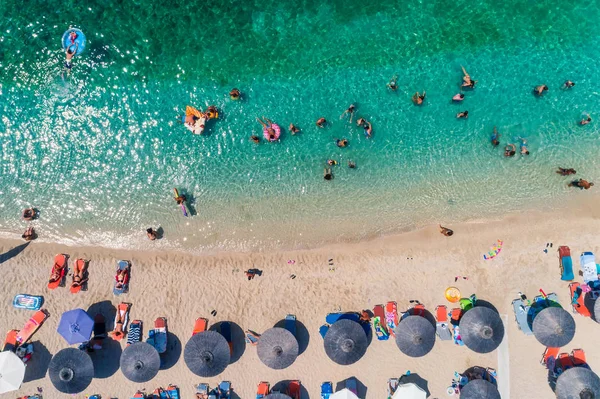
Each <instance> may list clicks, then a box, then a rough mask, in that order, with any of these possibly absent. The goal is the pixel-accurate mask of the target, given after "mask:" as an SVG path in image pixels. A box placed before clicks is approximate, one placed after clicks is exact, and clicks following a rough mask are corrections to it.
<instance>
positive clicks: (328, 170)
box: [323, 168, 333, 180]
mask: <svg viewBox="0 0 600 399" xmlns="http://www.w3.org/2000/svg"><path fill="white" fill-rule="evenodd" d="M323 178H324V179H325V180H331V179H333V174H332V173H331V168H325V170H324V171H323Z"/></svg>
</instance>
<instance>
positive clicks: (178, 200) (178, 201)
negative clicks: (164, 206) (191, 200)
mask: <svg viewBox="0 0 600 399" xmlns="http://www.w3.org/2000/svg"><path fill="white" fill-rule="evenodd" d="M185 201H187V198H186V197H185V195H180V196H179V197H175V202H177V205H181V204H183V203H184V202H185Z"/></svg>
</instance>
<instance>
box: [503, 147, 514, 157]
mask: <svg viewBox="0 0 600 399" xmlns="http://www.w3.org/2000/svg"><path fill="white" fill-rule="evenodd" d="M516 153H517V146H516V145H514V144H507V145H506V147H504V156H505V157H514V156H515V154H516Z"/></svg>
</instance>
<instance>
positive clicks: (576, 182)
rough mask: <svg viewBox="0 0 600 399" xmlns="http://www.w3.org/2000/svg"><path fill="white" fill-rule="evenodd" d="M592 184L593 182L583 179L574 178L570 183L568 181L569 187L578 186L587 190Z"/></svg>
mask: <svg viewBox="0 0 600 399" xmlns="http://www.w3.org/2000/svg"><path fill="white" fill-rule="evenodd" d="M593 185H594V183H590V182H589V181H587V180H584V179H579V180H574V181H572V182H571V183H569V187H579V188H580V189H582V190H583V189H586V190H589V189H590V187H592V186H593Z"/></svg>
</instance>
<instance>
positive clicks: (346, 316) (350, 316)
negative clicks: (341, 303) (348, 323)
mask: <svg viewBox="0 0 600 399" xmlns="http://www.w3.org/2000/svg"><path fill="white" fill-rule="evenodd" d="M338 320H352V321H355V322H357V323H358V322H359V321H360V315H359V314H358V313H356V312H344V313H328V314H327V316H325V323H327V324H333V323H335V322H336V321H338Z"/></svg>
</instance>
